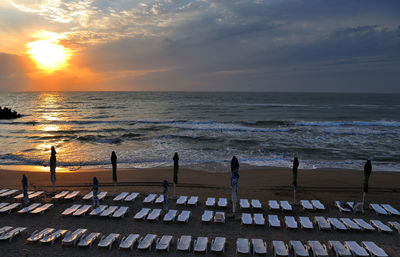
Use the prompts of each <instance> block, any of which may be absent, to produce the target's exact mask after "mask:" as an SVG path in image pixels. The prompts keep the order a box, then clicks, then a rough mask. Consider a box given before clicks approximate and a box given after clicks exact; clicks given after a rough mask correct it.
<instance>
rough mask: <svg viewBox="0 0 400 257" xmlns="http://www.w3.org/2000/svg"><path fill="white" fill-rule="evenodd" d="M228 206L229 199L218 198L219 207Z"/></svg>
mask: <svg viewBox="0 0 400 257" xmlns="http://www.w3.org/2000/svg"><path fill="white" fill-rule="evenodd" d="M227 206H228V200H227V199H226V198H219V199H218V207H221V208H226V207H227Z"/></svg>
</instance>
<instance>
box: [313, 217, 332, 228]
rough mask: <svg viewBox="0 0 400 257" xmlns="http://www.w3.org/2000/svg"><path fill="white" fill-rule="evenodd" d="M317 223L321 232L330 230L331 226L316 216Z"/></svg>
mask: <svg viewBox="0 0 400 257" xmlns="http://www.w3.org/2000/svg"><path fill="white" fill-rule="evenodd" d="M314 219H315V222H316V223H317V225H318V228H319V230H330V229H331V224H330V223H329V222H328V221H327V220H326V219H325V218H324V217H322V216H315V217H314Z"/></svg>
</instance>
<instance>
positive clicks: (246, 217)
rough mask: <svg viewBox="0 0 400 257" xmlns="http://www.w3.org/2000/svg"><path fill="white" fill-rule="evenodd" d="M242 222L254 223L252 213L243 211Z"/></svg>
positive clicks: (243, 223)
mask: <svg viewBox="0 0 400 257" xmlns="http://www.w3.org/2000/svg"><path fill="white" fill-rule="evenodd" d="M241 224H242V225H253V217H252V216H251V214H250V213H242V218H241Z"/></svg>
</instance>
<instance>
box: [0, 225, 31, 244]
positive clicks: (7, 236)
mask: <svg viewBox="0 0 400 257" xmlns="http://www.w3.org/2000/svg"><path fill="white" fill-rule="evenodd" d="M25 229H26V227H17V228H14V229H12V230H9V231H8V232H4V233H2V234H1V235H0V241H5V240H9V241H11V240H12V239H13V238H14V237H15V236H17V235H19V234H20V233H22V232H23V231H24V230H25Z"/></svg>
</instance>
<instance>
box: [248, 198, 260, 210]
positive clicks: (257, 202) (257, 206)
mask: <svg viewBox="0 0 400 257" xmlns="http://www.w3.org/2000/svg"><path fill="white" fill-rule="evenodd" d="M251 207H252V208H253V209H262V204H261V202H260V200H257V199H252V200H251Z"/></svg>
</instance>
